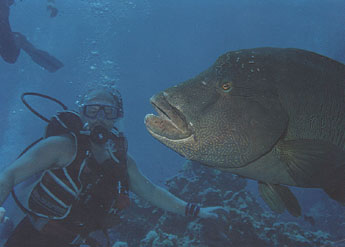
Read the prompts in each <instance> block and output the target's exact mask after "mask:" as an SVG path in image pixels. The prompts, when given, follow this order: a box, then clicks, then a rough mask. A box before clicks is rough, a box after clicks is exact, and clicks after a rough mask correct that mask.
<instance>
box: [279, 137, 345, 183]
mask: <svg viewBox="0 0 345 247" xmlns="http://www.w3.org/2000/svg"><path fill="white" fill-rule="evenodd" d="M277 148H278V150H279V153H280V158H281V160H282V161H283V162H284V163H285V164H286V165H287V171H288V173H289V174H290V176H291V177H292V178H293V180H294V181H295V182H296V185H297V186H300V187H319V188H320V187H327V183H328V180H329V178H330V177H329V174H330V173H332V172H333V170H334V169H336V167H340V166H342V165H343V164H344V161H345V155H344V153H343V151H342V150H341V149H340V148H338V147H337V146H335V145H333V144H331V143H327V142H324V141H318V140H291V141H282V142H280V143H279V144H278V145H277Z"/></svg>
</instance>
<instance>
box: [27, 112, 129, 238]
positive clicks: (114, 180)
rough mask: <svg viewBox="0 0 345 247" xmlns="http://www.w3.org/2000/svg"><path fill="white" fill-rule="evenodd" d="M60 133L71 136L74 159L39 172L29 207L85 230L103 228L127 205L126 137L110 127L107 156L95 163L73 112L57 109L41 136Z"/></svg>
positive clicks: (80, 125)
mask: <svg viewBox="0 0 345 247" xmlns="http://www.w3.org/2000/svg"><path fill="white" fill-rule="evenodd" d="M63 134H71V135H73V136H74V138H75V142H76V144H77V145H76V146H77V151H76V153H75V156H74V159H73V160H72V161H71V162H70V164H68V165H67V166H65V167H63V168H58V169H50V170H47V171H45V172H44V173H43V175H42V176H41V179H40V180H39V181H38V183H37V184H36V185H35V186H34V188H33V190H32V192H31V194H30V197H29V201H28V205H29V209H30V211H32V212H33V213H34V214H35V215H36V216H38V217H44V218H49V219H55V220H61V222H62V223H63V224H68V225H83V226H85V227H86V228H88V231H89V232H90V231H93V230H97V229H104V221H105V220H106V219H107V218H109V215H114V214H116V213H117V212H118V211H119V210H121V209H123V208H125V207H127V206H128V205H129V197H128V187H129V184H128V174H127V141H126V138H125V137H124V135H123V133H121V132H119V131H117V130H116V129H113V131H112V134H111V138H110V141H108V143H107V144H108V145H111V146H112V147H109V148H110V150H112V152H111V153H110V154H111V155H110V156H111V159H108V160H106V161H104V162H103V163H102V164H99V163H98V162H97V161H96V159H95V158H94V157H93V154H92V152H91V148H90V141H89V136H87V135H84V134H82V122H81V119H80V117H79V115H78V114H77V113H75V112H61V113H59V114H57V115H56V116H54V117H53V118H52V120H51V122H50V124H49V125H48V126H47V128H46V133H45V138H47V137H49V136H56V135H63ZM91 228H92V229H91Z"/></svg>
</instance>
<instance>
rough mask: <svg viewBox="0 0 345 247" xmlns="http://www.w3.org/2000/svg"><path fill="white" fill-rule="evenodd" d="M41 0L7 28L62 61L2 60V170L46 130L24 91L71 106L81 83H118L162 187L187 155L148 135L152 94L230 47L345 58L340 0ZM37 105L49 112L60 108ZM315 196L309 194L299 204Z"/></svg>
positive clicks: (143, 156) (133, 136)
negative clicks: (49, 64)
mask: <svg viewBox="0 0 345 247" xmlns="http://www.w3.org/2000/svg"><path fill="white" fill-rule="evenodd" d="M46 4H47V3H46V2H45V1H41V0H30V1H29V0H23V1H17V2H16V4H15V5H13V6H12V7H11V16H10V21H11V25H12V29H13V30H14V31H19V32H21V33H23V34H24V35H26V36H27V38H28V39H29V40H30V41H31V42H32V43H34V44H35V45H36V46H37V47H39V48H40V49H43V50H46V51H48V52H49V53H51V54H53V55H55V56H56V57H57V58H59V59H60V60H61V61H62V62H63V63H64V65H65V66H64V68H63V69H61V70H59V71H58V72H56V73H49V72H47V71H45V70H43V69H41V68H40V67H39V66H38V65H36V64H35V63H33V62H32V61H31V59H30V58H29V57H28V56H27V55H26V54H25V53H23V52H22V53H21V55H20V57H19V59H18V61H17V63H16V64H14V65H9V64H6V63H5V62H3V61H2V60H1V59H0V82H1V88H2V90H1V91H0V96H1V97H0V105H1V121H0V127H1V129H2V131H1V132H0V147H1V149H0V164H1V165H0V169H3V168H4V167H6V166H7V165H9V164H10V163H11V162H12V161H13V160H14V159H15V157H16V156H17V155H18V154H19V152H20V151H21V150H22V149H23V148H25V146H26V145H27V144H29V143H31V142H32V141H34V140H35V139H36V138H38V137H40V136H41V135H42V133H43V131H44V126H45V124H44V123H43V122H42V121H41V120H39V119H38V118H36V117H35V116H33V115H32V114H31V113H29V112H28V110H27V109H26V108H25V107H24V106H23V105H22V104H21V102H20V95H21V94H22V93H23V92H26V91H36V92H41V93H46V94H48V95H51V96H54V97H56V98H58V99H60V100H62V101H63V102H64V103H65V104H67V105H68V106H69V107H70V108H72V109H73V108H75V104H74V102H75V101H76V99H77V98H76V96H77V95H79V94H82V93H83V92H84V91H85V90H87V88H89V87H91V86H94V85H97V84H98V83H107V82H109V81H110V82H113V83H115V84H116V86H117V87H118V88H119V89H120V91H121V92H122V95H123V99H124V108H125V120H124V123H125V131H126V134H127V137H128V141H129V152H130V153H131V154H132V156H133V157H134V158H135V159H136V161H137V163H138V166H139V167H140V169H141V170H142V171H143V173H145V174H146V175H147V176H148V177H149V178H150V179H151V180H152V181H154V182H155V183H158V184H162V183H163V182H164V180H165V179H166V178H167V177H170V176H172V175H174V174H175V173H176V172H177V171H178V170H179V169H180V168H181V166H182V164H183V162H184V159H183V158H182V157H180V156H179V155H178V154H176V153H174V152H173V151H171V150H169V149H168V148H166V147H165V146H163V145H162V144H160V143H158V142H157V141H156V140H154V139H153V138H152V137H151V136H150V135H149V134H148V132H147V131H146V128H145V126H144V116H145V115H146V114H147V113H151V112H152V111H153V109H152V107H151V105H150V104H149V98H150V97H151V96H152V95H153V94H155V93H157V92H159V91H160V90H162V89H165V88H167V87H170V86H173V85H175V84H177V83H179V82H182V81H184V80H186V79H189V78H191V77H193V76H195V75H197V74H198V73H200V72H201V71H203V70H204V69H206V68H207V67H209V66H210V65H211V64H212V63H213V62H214V61H215V60H216V58H217V57H218V56H220V55H221V54H223V53H225V52H226V51H230V50H236V49H243V48H254V47H261V46H274V47H295V48H301V49H307V50H311V51H314V52H317V53H320V54H323V55H326V56H328V57H330V58H333V59H336V60H338V61H340V62H343V63H345V45H344V44H345V28H344V27H345V1H344V0H327V1H326V0H289V1H283V0H257V1H255V0H243V1H235V0H212V1H211V0H208V1H207V0H184V1H182V0H164V1H159V0H132V1H127V0H121V1H115V0H96V1H95V0H73V1H61V0H59V1H56V7H57V8H58V10H59V14H58V16H57V17H55V18H50V17H49V13H48V12H47V11H46ZM34 103H36V104H37V106H38V107H39V108H40V109H41V111H42V112H44V113H46V114H47V115H51V114H53V113H54V112H55V110H56V109H57V108H54V105H52V106H50V105H49V107H46V106H45V105H42V104H41V103H40V102H38V103H37V102H34ZM249 189H251V190H253V191H254V192H255V193H256V189H254V187H251V186H250V188H249ZM301 193H302V192H301ZM320 198H323V199H324V197H323V195H322V194H321V193H318V192H311V194H309V197H308V198H307V199H305V200H302V203H304V205H302V207H305V206H310V204H311V205H312V204H313V202H316V201H318V200H320ZM302 199H303V198H302ZM325 200H329V199H325Z"/></svg>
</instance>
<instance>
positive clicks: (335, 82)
mask: <svg viewBox="0 0 345 247" xmlns="http://www.w3.org/2000/svg"><path fill="white" fill-rule="evenodd" d="M151 103H152V105H153V106H154V108H155V109H156V111H157V112H158V116H155V115H152V114H149V115H147V116H146V118H145V123H146V127H147V129H148V131H149V132H150V133H151V134H152V136H153V137H155V138H156V139H158V140H159V141H160V142H162V143H163V144H165V145H166V146H168V147H169V148H171V149H173V150H175V151H176V152H177V153H179V154H181V155H182V156H184V157H186V158H187V159H189V160H194V161H197V162H199V163H201V164H204V165H206V166H210V167H214V168H217V169H220V170H224V171H229V172H232V173H234V174H238V175H240V176H243V177H246V178H250V179H254V180H257V181H258V182H259V192H260V195H261V196H262V198H263V199H264V200H265V202H266V203H267V204H268V205H269V206H270V208H271V209H272V210H273V211H275V212H277V213H282V212H283V211H285V210H286V209H287V210H288V211H289V212H290V213H291V214H292V215H294V216H300V215H301V208H300V206H299V204H298V201H297V199H296V198H295V196H294V195H293V194H292V193H291V192H290V190H289V188H288V187H286V186H283V185H288V186H298V187H305V188H322V189H323V190H324V191H325V192H326V193H327V194H328V195H329V196H330V197H331V198H333V199H334V200H336V201H338V202H340V203H345V152H344V144H345V65H343V64H341V63H339V62H337V61H334V60H332V59H330V58H327V57H324V56H321V55H318V54H316V53H313V52H309V51H305V50H299V49H281V48H256V49H248V50H239V51H233V52H228V53H226V54H224V55H222V56H221V57H219V58H218V59H217V61H216V62H215V64H214V65H213V66H211V67H210V68H209V69H207V70H206V71H204V72H202V73H201V74H199V75H198V76H196V77H195V78H193V79H190V80H187V81H185V82H183V83H181V84H179V85H177V86H174V87H171V88H169V89H167V90H165V91H163V92H161V93H159V94H157V95H155V96H153V97H152V98H151Z"/></svg>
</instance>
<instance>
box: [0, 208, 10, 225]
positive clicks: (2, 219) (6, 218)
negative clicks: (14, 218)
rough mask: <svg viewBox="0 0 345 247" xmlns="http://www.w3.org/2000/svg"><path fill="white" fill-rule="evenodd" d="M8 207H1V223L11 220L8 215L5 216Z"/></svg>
mask: <svg viewBox="0 0 345 247" xmlns="http://www.w3.org/2000/svg"><path fill="white" fill-rule="evenodd" d="M5 213H6V209H4V208H3V207H0V223H6V221H8V220H9V218H8V217H7V216H5Z"/></svg>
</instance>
